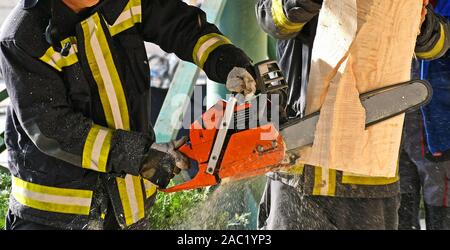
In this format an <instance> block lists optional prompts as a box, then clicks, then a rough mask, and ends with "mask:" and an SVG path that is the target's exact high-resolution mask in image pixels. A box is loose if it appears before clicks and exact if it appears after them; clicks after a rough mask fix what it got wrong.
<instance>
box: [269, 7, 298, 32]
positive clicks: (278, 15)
mask: <svg viewBox="0 0 450 250" xmlns="http://www.w3.org/2000/svg"><path fill="white" fill-rule="evenodd" d="M272 18H273V21H274V23H275V26H276V27H277V28H278V30H279V32H280V33H281V34H292V33H297V32H299V31H301V30H302V29H303V27H304V26H305V24H304V23H293V22H291V21H289V20H288V18H287V17H286V15H285V14H284V9H283V3H282V0H272Z"/></svg>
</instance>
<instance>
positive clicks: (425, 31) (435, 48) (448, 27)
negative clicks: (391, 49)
mask: <svg viewBox="0 0 450 250" xmlns="http://www.w3.org/2000/svg"><path fill="white" fill-rule="evenodd" d="M427 10H428V13H427V14H426V17H425V21H424V22H423V24H422V28H421V31H420V35H419V36H418V37H417V44H416V55H417V57H418V58H420V59H423V60H434V59H438V58H440V57H442V56H443V55H445V53H446V52H447V51H448V49H449V48H450V22H449V20H448V19H447V18H445V17H442V16H440V15H438V14H436V13H435V12H434V10H433V8H432V6H431V5H429V6H428V7H427Z"/></svg>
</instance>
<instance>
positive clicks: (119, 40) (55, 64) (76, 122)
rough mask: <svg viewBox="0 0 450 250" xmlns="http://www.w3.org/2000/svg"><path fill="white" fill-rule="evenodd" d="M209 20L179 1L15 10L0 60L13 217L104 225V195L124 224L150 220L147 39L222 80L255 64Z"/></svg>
mask: <svg viewBox="0 0 450 250" xmlns="http://www.w3.org/2000/svg"><path fill="white" fill-rule="evenodd" d="M51 10H53V11H51ZM205 16H206V15H205V13H204V12H202V11H201V10H200V9H198V8H195V7H191V6H188V5H186V4H185V3H183V2H182V1H179V0H104V1H101V3H100V5H98V6H95V7H94V8H91V9H90V10H88V11H84V12H83V13H79V14H75V13H74V12H72V11H71V10H69V9H68V8H67V7H66V6H65V5H64V4H62V1H59V0H57V1H54V2H53V3H52V2H50V0H41V1H39V3H38V4H37V5H36V6H35V7H34V8H31V9H27V10H25V9H23V8H21V7H20V6H17V7H16V8H15V9H14V10H13V11H12V13H11V14H10V16H9V17H8V19H7V21H6V22H5V24H4V26H3V27H2V33H1V37H0V62H1V63H0V65H1V70H2V73H3V76H4V78H5V82H6V86H7V90H8V94H9V96H10V99H11V105H10V106H9V108H8V111H7V121H6V144H7V149H8V154H9V168H10V171H11V173H12V175H13V183H12V184H13V186H12V195H11V202H10V209H11V211H12V212H13V213H14V214H15V215H17V216H19V217H21V218H22V219H25V220H29V221H33V222H36V223H41V224H45V225H50V226H55V227H60V228H64V229H88V228H101V225H102V223H101V222H102V221H103V219H104V218H105V215H106V214H107V213H108V212H111V210H109V209H108V202H109V204H112V207H113V209H114V212H115V214H116V218H117V221H118V222H119V224H120V225H121V226H122V227H127V226H131V225H133V224H135V223H136V222H138V221H140V220H142V219H144V217H145V216H146V212H147V211H148V209H147V208H149V206H151V204H152V202H153V201H154V197H155V193H156V188H155V186H154V185H152V184H151V183H149V182H148V181H145V180H143V179H142V178H140V177H139V168H140V166H141V164H142V161H143V160H144V158H145V156H146V155H147V153H148V151H149V147H150V146H151V144H152V143H153V142H154V136H153V131H152V128H151V126H150V125H149V117H148V116H149V115H148V113H149V86H150V85H149V75H150V74H149V65H148V61H147V57H146V51H145V47H144V41H149V42H153V43H156V44H158V45H160V46H161V48H162V49H164V50H165V51H167V52H174V53H175V54H176V55H177V56H178V57H179V58H181V59H182V60H185V61H189V62H194V63H196V64H197V65H198V66H199V67H201V68H203V69H204V70H205V72H206V73H207V75H208V76H209V78H211V79H213V80H215V81H219V82H225V80H226V77H227V74H228V72H229V71H230V70H231V69H232V68H233V67H234V66H242V67H246V66H248V64H249V63H250V61H249V59H248V58H247V57H246V56H245V54H244V53H243V52H242V51H241V50H239V49H238V48H236V47H234V46H233V45H232V44H231V42H230V41H229V40H228V39H227V38H226V37H224V36H223V35H222V34H221V33H220V32H219V30H218V29H217V28H216V27H215V26H214V25H212V24H209V23H207V22H206V17H205Z"/></svg>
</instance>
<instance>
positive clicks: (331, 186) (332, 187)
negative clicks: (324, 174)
mask: <svg viewBox="0 0 450 250" xmlns="http://www.w3.org/2000/svg"><path fill="white" fill-rule="evenodd" d="M329 171H330V172H329V176H328V177H329V178H328V193H327V195H328V196H336V178H337V171H336V170H334V169H330V170H329Z"/></svg>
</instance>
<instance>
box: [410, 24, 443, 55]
mask: <svg viewBox="0 0 450 250" xmlns="http://www.w3.org/2000/svg"><path fill="white" fill-rule="evenodd" d="M444 45H445V29H444V25H442V24H441V33H440V38H439V40H438V42H437V43H436V45H435V46H434V47H433V48H432V49H431V50H429V51H427V52H418V53H416V55H417V57H419V58H421V59H425V60H431V59H433V58H435V57H437V56H438V55H439V54H441V53H442V51H443V49H444Z"/></svg>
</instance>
